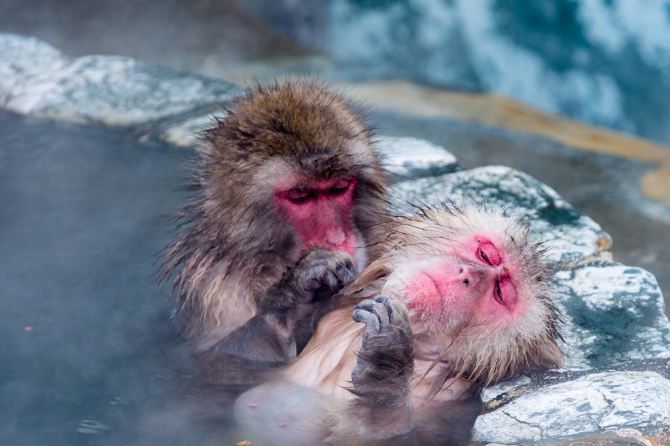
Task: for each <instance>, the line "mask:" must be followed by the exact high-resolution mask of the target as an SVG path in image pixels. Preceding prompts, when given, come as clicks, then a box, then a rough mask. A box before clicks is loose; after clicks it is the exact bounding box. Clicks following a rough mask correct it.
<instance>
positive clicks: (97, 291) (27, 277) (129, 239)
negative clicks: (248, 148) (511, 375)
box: [0, 112, 478, 445]
mask: <svg viewBox="0 0 670 446" xmlns="http://www.w3.org/2000/svg"><path fill="white" fill-rule="evenodd" d="M186 156H187V155H186V154H185V153H184V152H181V151H179V150H175V149H171V148H168V147H164V146H159V145H156V144H140V143H137V142H135V141H134V140H133V139H131V138H128V137H126V136H125V135H123V134H122V133H120V132H116V131H109V130H106V129H97V128H91V127H76V126H68V125H63V124H54V123H47V122H42V121H36V120H33V119H31V118H24V117H17V116H15V115H11V114H9V113H6V112H0V215H1V216H2V217H1V218H0V234H2V235H1V236H0V252H1V253H2V254H3V257H2V268H0V283H2V284H3V299H2V303H3V308H2V311H1V312H0V338H2V343H0V401H2V404H0V437H1V438H2V444H11V445H35V444H67V445H76V444H123V445H134V444H165V445H170V444H175V445H176V444H212V445H213V444H216V445H221V444H235V443H236V442H237V441H239V440H241V439H243V437H241V435H242V434H241V433H235V432H234V430H233V427H234V426H233V421H232V404H233V402H234V400H235V398H236V397H237V395H239V394H240V393H241V392H242V391H244V390H245V388H244V387H241V386H236V387H224V386H214V385H207V384H204V383H202V382H201V381H200V380H199V379H198V378H197V376H198V374H197V372H196V370H195V368H194V366H193V363H192V360H191V358H190V354H189V352H188V349H187V346H185V345H184V343H183V341H182V340H181V338H180V337H179V336H178V334H177V333H176V330H175V327H174V325H173V323H172V322H171V321H170V316H169V314H170V308H169V304H168V302H167V300H166V298H165V293H164V292H163V291H162V290H160V289H158V287H157V286H156V282H155V270H156V264H155V258H156V254H157V253H158V251H159V250H160V249H161V247H162V246H163V245H164V244H165V243H166V242H167V240H168V239H169V237H170V235H171V234H170V230H169V229H168V228H169V225H168V224H167V222H166V219H164V218H163V217H162V216H164V215H165V214H167V213H169V212H171V211H173V210H174V209H177V207H178V206H179V204H180V203H181V202H182V200H183V199H184V196H183V195H182V194H181V193H179V192H177V191H176V188H177V187H178V186H179V185H180V183H181V179H182V178H183V177H184V174H185V172H184V169H183V166H184V164H185V163H184V162H185V160H186ZM477 410H478V406H477ZM457 418H458V417H457ZM456 424H457V425H458V426H460V427H461V429H460V431H461V432H466V433H465V435H467V431H469V425H468V424H467V423H466V424H464V422H463V418H462V417H461V418H458V420H457V422H456ZM443 426H446V424H445V425H443ZM463 426H465V427H466V429H465V430H464V429H463Z"/></svg>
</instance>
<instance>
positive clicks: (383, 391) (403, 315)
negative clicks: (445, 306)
mask: <svg viewBox="0 0 670 446" xmlns="http://www.w3.org/2000/svg"><path fill="white" fill-rule="evenodd" d="M352 317H353V318H354V320H355V321H356V322H363V323H364V324H365V332H364V333H363V344H362V348H361V350H360V351H359V352H358V361H357V364H356V367H355V368H354V370H353V372H352V373H351V382H352V383H353V385H354V387H353V389H352V392H353V393H354V394H355V395H356V396H358V398H359V400H360V401H361V402H362V403H364V404H366V405H369V406H371V407H379V408H384V407H394V406H399V405H403V404H405V403H406V402H407V398H408V397H409V378H410V376H411V374H412V370H413V367H414V353H413V348H412V331H411V327H410V320H409V313H408V312H407V308H406V307H405V305H404V304H403V303H402V302H401V301H399V300H397V299H392V298H389V297H385V296H380V297H378V298H377V299H375V300H369V299H368V300H364V301H362V302H360V303H359V304H358V305H356V308H354V311H353V314H352Z"/></svg>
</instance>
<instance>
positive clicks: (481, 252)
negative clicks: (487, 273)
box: [477, 248, 493, 266]
mask: <svg viewBox="0 0 670 446" xmlns="http://www.w3.org/2000/svg"><path fill="white" fill-rule="evenodd" d="M477 257H479V258H480V259H481V260H482V261H484V262H485V263H486V264H487V265H491V266H493V264H492V263H491V261H490V260H489V258H488V256H487V255H486V253H485V252H484V250H483V249H481V248H479V249H478V250H477Z"/></svg>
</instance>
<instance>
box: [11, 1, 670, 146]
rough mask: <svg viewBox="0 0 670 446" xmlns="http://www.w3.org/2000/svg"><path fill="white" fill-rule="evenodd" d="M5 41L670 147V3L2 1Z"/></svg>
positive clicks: (74, 53)
mask: <svg viewBox="0 0 670 446" xmlns="http://www.w3.org/2000/svg"><path fill="white" fill-rule="evenodd" d="M0 29H1V30H3V31H13V32H18V33H21V34H28V35H33V36H36V37H39V38H42V39H44V40H46V41H47V42H49V43H51V44H53V45H54V46H56V47H57V48H60V49H62V50H64V51H65V52H66V53H68V54H73V55H79V54H90V53H111V54H128V55H131V56H134V57H137V58H139V59H141V60H147V61H151V62H157V63H160V64H164V65H170V66H175V67H178V68H180V69H185V70H188V71H198V72H201V73H205V74H210V75H215V76H222V75H224V76H226V77H228V78H231V77H232V78H235V77H238V78H239V77H240V76H242V77H248V76H251V77H256V78H267V77H271V76H274V75H276V74H277V73H278V72H295V71H297V72H310V73H319V74H321V75H326V76H330V77H335V78H348V79H368V80H369V79H379V78H406V79H411V80H415V81H418V82H422V83H425V84H430V85H434V86H439V87H443V88H449V89H458V90H467V91H490V92H496V93H501V94H505V95H508V96H511V97H513V98H516V99H519V100H522V101H524V102H527V103H529V104H532V105H535V106H538V107H540V108H541V109H543V110H546V111H550V112H557V113H561V114H564V115H567V116H570V117H574V118H577V119H581V120H585V121H587V122H590V123H594V124H598V125H603V126H606V127H609V128H612V129H616V130H621V131H624V132H628V133H632V134H636V135H640V136H643V137H645V138H650V139H653V140H656V141H659V142H664V143H670V107H668V106H667V102H668V97H670V0H539V1H532V2H520V1H514V0H329V1H325V2H308V1H300V0H246V1H237V0H228V1H214V0H194V1H185V0H165V1H161V2H153V1H149V0H134V1H127V2H89V1H85V0H69V1H62V0H60V1H59V0H2V1H0Z"/></svg>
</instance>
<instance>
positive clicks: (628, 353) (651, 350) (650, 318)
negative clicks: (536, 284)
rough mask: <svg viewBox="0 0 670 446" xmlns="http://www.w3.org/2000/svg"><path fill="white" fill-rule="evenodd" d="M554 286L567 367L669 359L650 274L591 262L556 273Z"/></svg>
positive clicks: (667, 335) (669, 336) (669, 339)
mask: <svg viewBox="0 0 670 446" xmlns="http://www.w3.org/2000/svg"><path fill="white" fill-rule="evenodd" d="M553 285H554V290H555V294H554V295H555V301H556V303H557V305H558V306H559V309H560V310H561V312H562V314H563V320H564V324H563V325H562V327H561V334H562V335H563V338H564V340H565V342H564V343H563V344H562V345H561V348H562V350H563V352H564V353H565V355H566V360H565V364H564V366H565V367H566V368H568V369H574V370H576V369H589V368H599V367H604V366H609V365H613V364H616V363H620V362H625V361H631V360H643V359H646V358H669V359H670V322H669V321H668V318H667V317H666V316H665V314H664V311H663V310H664V308H663V306H664V305H663V295H662V294H661V291H660V290H659V288H658V284H657V283H656V279H655V278H654V276H653V275H651V274H650V273H649V272H647V271H645V270H643V269H640V268H635V267H630V266H625V265H621V264H617V263H609V262H593V263H587V264H582V265H578V266H575V267H573V268H570V269H566V270H562V271H558V272H557V273H556V275H555V276H554V283H553Z"/></svg>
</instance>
